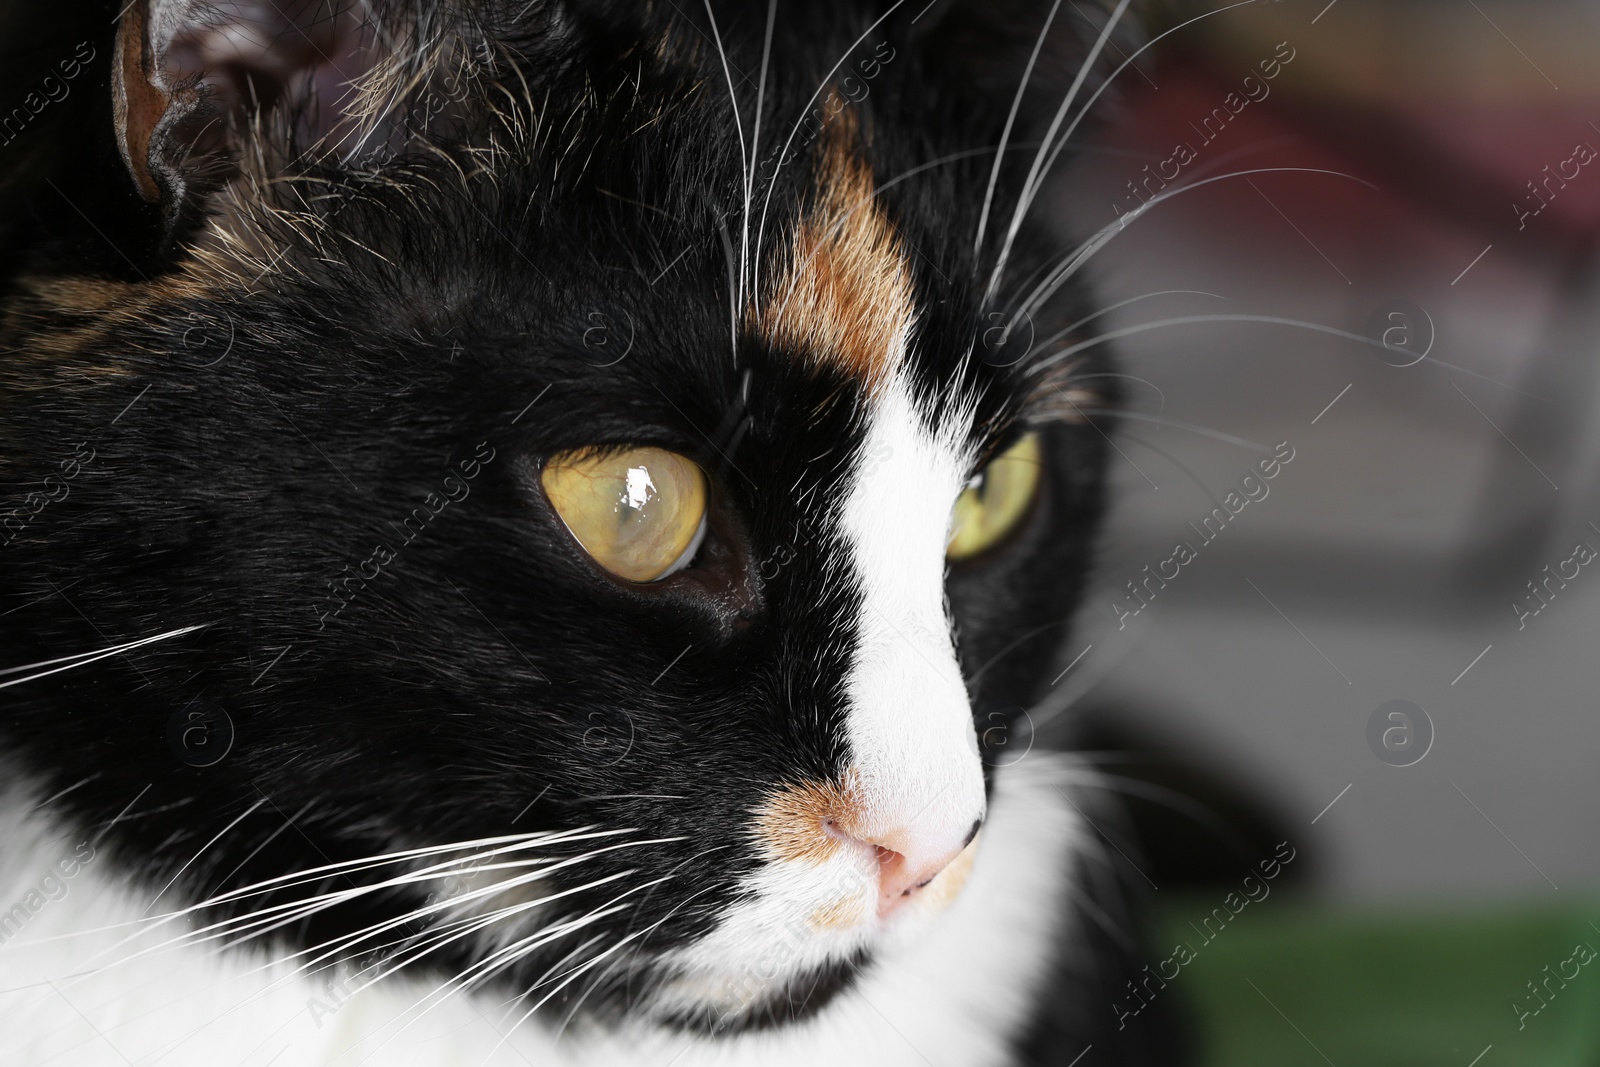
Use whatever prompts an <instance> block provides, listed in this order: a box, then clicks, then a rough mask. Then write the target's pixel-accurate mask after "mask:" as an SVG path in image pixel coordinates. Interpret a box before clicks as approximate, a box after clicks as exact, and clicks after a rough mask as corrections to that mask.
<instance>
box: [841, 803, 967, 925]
mask: <svg viewBox="0 0 1600 1067" xmlns="http://www.w3.org/2000/svg"><path fill="white" fill-rule="evenodd" d="M822 825H823V830H824V831H825V832H826V833H827V834H828V835H829V836H831V837H837V838H842V839H845V840H849V841H853V842H855V843H856V844H857V845H862V846H866V847H869V848H871V849H872V851H873V857H874V858H875V859H876V860H877V863H878V915H879V916H880V917H887V916H888V915H889V914H890V913H891V912H893V911H894V910H895V909H897V908H898V907H900V906H901V905H902V904H904V903H905V902H906V901H907V900H908V899H909V898H910V897H912V896H914V895H915V894H916V893H917V892H918V891H919V890H922V889H925V888H927V886H929V885H930V884H931V883H932V882H933V880H934V879H935V878H937V877H938V876H939V875H940V874H942V873H943V872H944V870H945V869H946V868H947V867H949V866H950V865H951V864H952V863H953V862H954V861H955V860H956V858H957V857H958V856H960V855H961V854H962V853H963V852H965V851H966V849H967V847H968V846H969V845H971V844H972V842H973V840H974V839H975V838H976V837H977V836H978V830H979V828H980V827H981V826H982V825H983V820H982V819H981V818H979V819H977V820H975V821H974V822H973V823H972V826H971V828H970V829H969V830H968V831H967V832H966V834H965V835H964V836H963V837H961V838H960V839H959V843H958V840H957V839H955V838H954V837H953V836H952V837H942V836H941V835H940V834H938V833H937V832H922V833H918V832H914V831H910V830H903V829H902V830H895V831H892V832H889V833H885V834H880V835H876V836H873V837H870V838H861V837H856V836H855V835H854V834H851V833H850V832H849V831H848V830H846V829H845V828H844V827H843V826H841V825H840V823H839V822H838V821H837V820H835V819H825V820H824V821H823V824H822ZM891 845H893V846H898V847H890V846H891Z"/></svg>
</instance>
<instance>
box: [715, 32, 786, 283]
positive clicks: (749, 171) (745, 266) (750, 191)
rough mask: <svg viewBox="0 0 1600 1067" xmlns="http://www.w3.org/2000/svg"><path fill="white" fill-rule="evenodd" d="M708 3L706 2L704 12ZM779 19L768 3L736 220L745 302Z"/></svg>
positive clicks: (740, 273)
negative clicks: (753, 207)
mask: <svg viewBox="0 0 1600 1067" xmlns="http://www.w3.org/2000/svg"><path fill="white" fill-rule="evenodd" d="M710 6H711V0H706V7H707V10H709V9H710ZM777 17H778V0H768V3H767V31H766V36H765V38H764V39H763V41H762V43H761V75H760V77H759V78H757V79H756V121H755V128H754V130H753V131H752V132H751V134H750V158H749V160H748V161H747V162H746V164H745V169H744V212H743V214H741V215H740V217H739V230H740V233H739V297H740V302H741V303H743V300H744V284H745V280H746V278H748V277H749V270H750V202H751V201H752V200H753V199H754V198H755V183H756V168H757V167H758V166H759V165H760V164H759V163H758V162H757V161H758V160H759V159H760V158H761V111H762V108H763V107H765V105H766V98H767V61H768V60H769V59H770V58H771V56H772V27H773V24H774V23H775V22H776V20H777Z"/></svg>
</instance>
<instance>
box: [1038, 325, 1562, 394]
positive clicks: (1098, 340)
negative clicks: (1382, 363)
mask: <svg viewBox="0 0 1600 1067" xmlns="http://www.w3.org/2000/svg"><path fill="white" fill-rule="evenodd" d="M1211 322H1258V323H1264V324H1267V325H1272V326H1293V327H1295V328H1296V329H1302V330H1310V331H1312V332H1314V333H1323V334H1327V335H1328V336H1330V337H1342V338H1344V339H1345V340H1348V341H1357V342H1360V343H1361V344H1364V345H1368V346H1370V347H1372V348H1382V349H1384V350H1385V351H1387V346H1385V345H1384V343H1383V342H1382V341H1379V340H1376V339H1374V338H1371V337H1366V336H1364V335H1362V334H1359V333H1351V332H1350V331H1349V330H1341V329H1338V328H1337V327H1334V326H1324V325H1322V324H1321V323H1318V322H1304V321H1302V320H1300V319H1286V318H1280V317H1278V316H1276V315H1183V316H1179V317H1177V318H1171V319H1160V320H1158V321H1156V322H1142V323H1138V324H1136V325H1133V326H1124V327H1122V328H1121V329H1117V330H1111V331H1109V332H1107V333H1103V334H1099V335H1097V336H1095V337H1091V338H1088V339H1086V340H1083V341H1080V342H1078V343H1077V344H1075V345H1071V346H1069V347H1067V348H1064V349H1062V350H1061V351H1059V352H1056V353H1054V354H1053V355H1051V356H1049V357H1048V358H1046V359H1042V360H1040V361H1039V362H1038V363H1036V364H1034V365H1033V366H1031V367H1029V368H1028V373H1030V374H1032V373H1036V372H1037V371H1040V370H1043V369H1044V368H1046V367H1048V366H1050V365H1051V364H1053V363H1056V362H1058V361H1060V360H1062V359H1065V358H1066V357H1068V356H1071V355H1073V354H1074V353H1077V352H1081V351H1083V350H1084V349H1086V348H1093V347H1094V346H1096V345H1102V344H1105V343H1106V342H1108V341H1115V340H1119V339H1121V338H1123V337H1131V336H1133V335H1134V334H1140V333H1147V332H1148V331H1150V330H1161V329H1166V328H1167V327H1170V326H1192V325H1195V324H1197V323H1211ZM1421 362H1422V363H1423V364H1432V365H1433V366H1435V367H1439V368H1442V369H1444V370H1450V371H1455V372H1456V373H1457V374H1465V375H1466V376H1467V377H1469V378H1477V379H1478V380H1479V381H1483V382H1488V383H1489V384H1490V385H1498V386H1500V387H1501V388H1502V389H1509V390H1511V391H1512V392H1513V393H1520V394H1521V395H1523V396H1527V397H1530V398H1531V399H1534V400H1540V399H1542V398H1541V397H1536V396H1533V395H1532V394H1530V393H1524V392H1522V390H1520V389H1517V388H1516V387H1514V386H1510V385H1506V384H1505V383H1504V382H1500V381H1496V380H1495V379H1493V378H1490V377H1489V376H1488V375H1484V374H1479V373H1478V372H1477V371H1473V370H1468V369H1467V368H1465V367H1458V366H1456V365H1455V364H1453V363H1446V362H1444V361H1443V360H1440V359H1434V358H1433V357H1432V356H1429V357H1428V358H1426V359H1424V360H1422V361H1421Z"/></svg>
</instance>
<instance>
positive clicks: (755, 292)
mask: <svg viewBox="0 0 1600 1067" xmlns="http://www.w3.org/2000/svg"><path fill="white" fill-rule="evenodd" d="M905 2H906V0H894V3H892V4H890V5H889V8H888V10H886V11H885V12H884V13H883V14H882V15H879V16H878V18H877V19H876V21H874V22H873V23H872V25H870V26H868V27H867V28H866V30H865V31H864V32H863V33H862V34H861V36H860V37H857V38H856V39H855V41H854V42H852V43H851V45H850V47H849V48H846V49H845V50H844V54H843V55H841V56H840V57H839V61H838V62H837V63H835V64H834V65H833V66H832V67H831V68H829V70H828V73H826V74H824V75H823V76H822V80H821V81H820V82H818V83H817V88H816V90H815V91H814V92H812V94H811V96H810V98H809V99H807V100H806V102H805V105H804V106H803V107H801V108H800V118H799V119H797V120H796V121H795V124H794V126H793V127H792V128H791V129H790V130H789V137H788V139H787V140H785V141H784V142H783V149H782V151H780V152H779V153H778V166H777V168H776V169H775V170H774V171H773V172H772V177H771V179H769V180H768V182H767V193H766V196H765V198H764V199H763V200H762V202H761V223H760V225H758V226H757V227H756V244H755V270H756V273H755V276H754V277H755V281H754V284H753V285H752V286H751V295H752V296H753V297H755V298H756V299H760V296H761V248H762V245H763V243H764V238H765V236H766V232H767V211H768V210H769V209H770V208H771V207H772V194H773V193H774V192H775V191H776V190H777V188H778V174H779V173H780V172H781V171H782V170H783V157H784V156H786V155H788V154H789V147H790V146H791V145H793V144H794V139H795V135H796V134H798V133H799V132H800V127H801V126H803V125H805V121H806V116H807V115H809V114H810V113H811V105H812V104H815V103H816V102H817V97H819V96H821V95H822V90H823V89H825V88H827V86H828V82H829V81H831V80H832V79H833V76H834V75H835V74H837V73H839V68H840V67H842V66H844V63H845V60H847V59H849V58H850V53H852V52H854V51H855V50H856V49H857V48H858V47H860V45H861V42H862V41H865V40H866V39H867V37H868V36H869V35H870V34H871V33H872V32H873V31H874V30H876V29H877V28H878V27H879V26H881V25H883V23H884V20H885V19H887V18H888V17H889V16H890V15H892V14H894V13H895V12H896V11H898V10H900V5H902V4H904V3H905Z"/></svg>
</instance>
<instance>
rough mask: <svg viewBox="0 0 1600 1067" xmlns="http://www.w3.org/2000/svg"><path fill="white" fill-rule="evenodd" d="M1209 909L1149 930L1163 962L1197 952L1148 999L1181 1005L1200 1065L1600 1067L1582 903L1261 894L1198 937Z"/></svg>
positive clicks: (1599, 996)
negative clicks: (1347, 903)
mask: <svg viewBox="0 0 1600 1067" xmlns="http://www.w3.org/2000/svg"><path fill="white" fill-rule="evenodd" d="M1220 898H1221V894H1216V895H1213V896H1207V897H1198V896H1197V897H1192V898H1191V897H1184V898H1180V899H1179V900H1177V901H1170V900H1169V901H1164V902H1163V904H1164V905H1165V907H1163V908H1162V909H1161V911H1160V912H1159V913H1158V916H1157V919H1156V922H1155V923H1154V925H1153V929H1152V935H1153V940H1152V944H1153V945H1157V946H1165V947H1164V948H1163V949H1162V950H1161V951H1160V952H1159V953H1158V954H1157V955H1158V958H1167V957H1170V956H1171V954H1172V953H1173V951H1174V949H1175V947H1176V946H1178V945H1180V944H1183V945H1187V946H1188V947H1189V949H1190V951H1191V952H1192V953H1193V957H1194V958H1193V959H1192V960H1191V962H1189V963H1188V964H1187V965H1186V966H1183V967H1182V968H1181V970H1180V971H1179V974H1178V976H1177V977H1176V978H1174V979H1172V980H1171V981H1170V982H1168V983H1167V988H1166V989H1164V990H1158V991H1157V992H1156V994H1155V995H1156V996H1171V995H1174V994H1176V995H1178V996H1180V997H1181V998H1183V1000H1184V1001H1185V1002H1186V1003H1187V1005H1188V1007H1189V1010H1190V1012H1191V1013H1192V1014H1193V1016H1194V1020H1195V1024H1196V1027H1197V1029H1198V1031H1199V1037H1200V1042H1201V1051H1202V1053H1203V1055H1202V1057H1201V1063H1202V1064H1203V1065H1204V1067H1258V1065H1259V1067H1327V1065H1328V1064H1333V1065H1335V1067H1469V1065H1475V1067H1597V1065H1600V957H1594V958H1591V959H1590V961H1589V962H1588V963H1586V964H1585V963H1581V962H1580V960H1581V958H1582V957H1583V956H1586V955H1589V956H1593V954H1594V953H1595V951H1596V950H1600V902H1597V901H1595V900H1593V899H1592V898H1586V899H1583V900H1582V901H1581V902H1579V903H1578V904H1577V905H1576V906H1571V907H1568V908H1552V907H1549V906H1548V905H1545V906H1537V907H1533V906H1518V905H1512V904H1502V905H1495V906H1486V907H1485V906H1480V907H1478V908H1475V909H1465V908H1461V909H1456V908H1451V909H1445V908H1439V909H1435V910H1422V909H1414V910H1405V911H1401V910H1383V911H1377V910H1357V909H1349V908H1338V909H1330V908H1325V907H1316V906H1313V905H1310V904H1307V903H1304V902H1296V901H1293V900H1289V899H1272V900H1266V901H1262V902H1261V903H1259V904H1257V903H1252V904H1249V905H1248V906H1246V907H1244V908H1243V909H1242V910H1241V911H1240V912H1239V913H1238V914H1237V915H1236V916H1234V917H1233V918H1232V919H1231V920H1230V921H1229V922H1228V923H1227V925H1226V926H1223V927H1221V929H1220V930H1218V926H1219V923H1218V922H1217V921H1216V920H1213V923H1212V925H1211V931H1212V934H1211V940H1209V941H1208V940H1206V938H1205V936H1204V934H1203V932H1202V931H1201V930H1197V928H1198V927H1201V926H1202V920H1203V919H1204V918H1205V917H1206V916H1208V915H1210V914H1211V912H1212V909H1213V908H1216V907H1218V906H1219V904H1220V903H1221V899H1220ZM1191 924H1193V925H1191ZM1580 945H1581V946H1590V947H1589V949H1588V952H1575V949H1576V948H1577V946H1580ZM1546 968H1548V970H1547V969H1546ZM1171 970H1172V967H1171V966H1170V965H1169V966H1168V967H1167V968H1166V971H1167V973H1169V974H1170V973H1171ZM1574 971H1576V972H1577V975H1576V977H1573V978H1569V979H1566V980H1565V981H1563V980H1562V978H1561V977H1560V974H1561V973H1565V974H1567V975H1571V974H1572V973H1573V972H1574ZM1528 983H1533V985H1534V986H1536V987H1537V988H1538V991H1539V995H1540V997H1541V998H1542V999H1536V998H1535V994H1534V993H1533V992H1531V991H1530V989H1529V985H1528ZM1127 1004H1128V1005H1129V1006H1132V1004H1133V1002H1132V1001H1131V999H1130V1000H1128V1001H1127ZM1541 1005H1542V1007H1541ZM1535 1008H1538V1009H1539V1010H1538V1011H1537V1013H1536V1014H1535V1013H1534V1009H1535ZM1519 1011H1521V1012H1527V1013H1528V1014H1527V1015H1526V1016H1523V1017H1520V1018H1519ZM1134 1024H1135V1019H1133V1018H1130V1019H1129V1025H1134ZM1486 1050H1487V1051H1486ZM1479 1057H1481V1058H1479Z"/></svg>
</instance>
